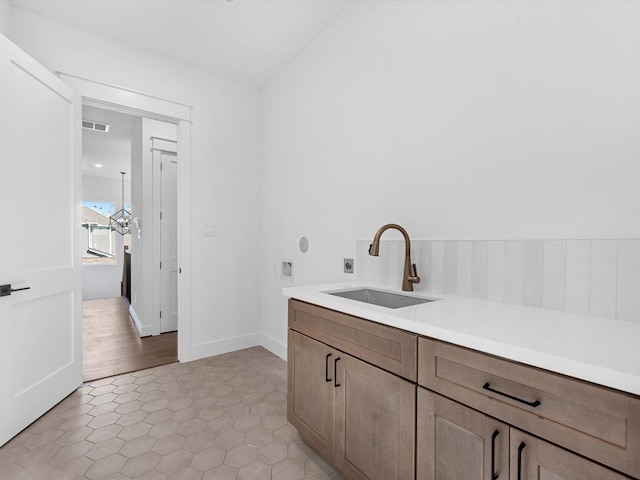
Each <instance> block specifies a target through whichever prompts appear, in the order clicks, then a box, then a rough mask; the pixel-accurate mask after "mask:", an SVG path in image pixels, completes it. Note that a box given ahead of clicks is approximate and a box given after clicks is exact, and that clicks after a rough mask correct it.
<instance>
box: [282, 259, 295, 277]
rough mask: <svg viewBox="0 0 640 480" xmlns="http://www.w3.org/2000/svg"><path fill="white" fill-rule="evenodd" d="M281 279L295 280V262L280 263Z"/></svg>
mask: <svg viewBox="0 0 640 480" xmlns="http://www.w3.org/2000/svg"><path fill="white" fill-rule="evenodd" d="M280 278H282V280H293V260H284V259H283V260H281V261H280Z"/></svg>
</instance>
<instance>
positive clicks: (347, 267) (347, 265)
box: [343, 258, 353, 273]
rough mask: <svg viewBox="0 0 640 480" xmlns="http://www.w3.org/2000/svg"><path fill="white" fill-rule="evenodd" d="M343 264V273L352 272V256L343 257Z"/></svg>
mask: <svg viewBox="0 0 640 480" xmlns="http://www.w3.org/2000/svg"><path fill="white" fill-rule="evenodd" d="M343 265H344V273H353V258H345V259H344V261H343Z"/></svg>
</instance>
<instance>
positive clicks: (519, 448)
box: [518, 442, 527, 480]
mask: <svg viewBox="0 0 640 480" xmlns="http://www.w3.org/2000/svg"><path fill="white" fill-rule="evenodd" d="M526 446H527V445H526V444H525V443H524V442H520V445H518V480H522V450H524V447H526Z"/></svg>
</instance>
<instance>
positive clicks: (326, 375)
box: [324, 353, 331, 382]
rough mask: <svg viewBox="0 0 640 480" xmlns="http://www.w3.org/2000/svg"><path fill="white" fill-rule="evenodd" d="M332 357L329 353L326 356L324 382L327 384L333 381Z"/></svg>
mask: <svg viewBox="0 0 640 480" xmlns="http://www.w3.org/2000/svg"><path fill="white" fill-rule="evenodd" d="M330 356H331V354H330V353H327V355H325V357H324V381H325V382H330V381H331V379H330V378H329V357H330Z"/></svg>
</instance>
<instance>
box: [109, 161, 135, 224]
mask: <svg viewBox="0 0 640 480" xmlns="http://www.w3.org/2000/svg"><path fill="white" fill-rule="evenodd" d="M120 173H121V174H122V208H121V209H120V210H118V211H117V212H116V213H114V214H113V215H111V216H110V217H109V228H111V230H115V231H116V232H118V233H119V234H120V235H126V234H127V233H130V232H131V212H130V211H128V210H127V209H126V208H124V176H125V172H120Z"/></svg>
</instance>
